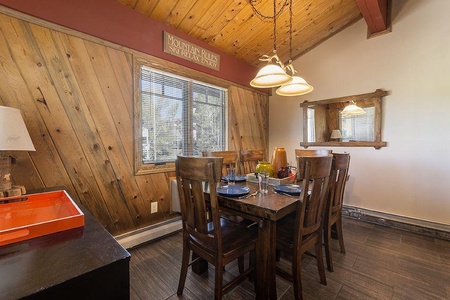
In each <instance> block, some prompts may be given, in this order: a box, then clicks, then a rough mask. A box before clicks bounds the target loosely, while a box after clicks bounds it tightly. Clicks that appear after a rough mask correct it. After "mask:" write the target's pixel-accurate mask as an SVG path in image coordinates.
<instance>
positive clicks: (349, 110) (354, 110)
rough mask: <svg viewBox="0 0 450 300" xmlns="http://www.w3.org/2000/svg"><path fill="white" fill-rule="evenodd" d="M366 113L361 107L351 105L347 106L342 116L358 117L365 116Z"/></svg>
mask: <svg viewBox="0 0 450 300" xmlns="http://www.w3.org/2000/svg"><path fill="white" fill-rule="evenodd" d="M365 113H366V112H365V111H364V109H362V108H361V107H359V106H357V105H355V104H350V105H347V106H346V107H345V108H344V109H343V110H342V114H343V115H348V116H356V115H363V114H365Z"/></svg>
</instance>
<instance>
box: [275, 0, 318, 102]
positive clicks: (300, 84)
mask: <svg viewBox="0 0 450 300" xmlns="http://www.w3.org/2000/svg"><path fill="white" fill-rule="evenodd" d="M292 15H293V14H292V0H290V1H289V64H288V65H287V67H286V69H287V70H289V71H290V73H291V77H292V81H291V82H288V83H286V84H283V85H282V86H280V87H279V88H278V89H277V91H276V93H277V94H278V95H280V96H300V95H305V94H308V93H310V92H312V90H314V88H313V87H312V86H311V85H309V84H308V83H307V82H306V80H305V79H303V78H302V77H300V76H295V74H296V73H297V71H296V70H295V69H294V66H293V65H292Z"/></svg>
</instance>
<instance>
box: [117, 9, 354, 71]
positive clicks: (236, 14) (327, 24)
mask: <svg viewBox="0 0 450 300" xmlns="http://www.w3.org/2000/svg"><path fill="white" fill-rule="evenodd" d="M117 1H118V2H120V3H121V4H123V5H126V6H128V7H130V8H132V9H134V10H136V11H139V12H140V13H142V14H144V15H146V16H148V17H150V18H153V19H156V20H158V21H161V22H163V23H165V24H168V25H170V26H172V27H174V28H176V29H178V30H180V31H183V32H185V33H187V34H189V35H191V36H193V37H195V38H196V39H198V40H202V41H204V42H206V43H208V44H209V45H211V46H213V47H215V48H218V49H220V50H222V51H224V52H226V53H228V54H231V55H233V56H235V57H237V58H239V59H242V60H244V61H246V62H248V63H249V64H251V65H255V66H258V65H260V64H263V63H262V62H260V61H259V58H260V57H261V55H264V54H271V53H272V50H273V40H274V39H273V21H272V19H261V18H260V17H258V15H257V13H255V11H254V10H253V9H252V6H251V5H250V3H249V1H253V3H254V7H255V8H256V9H257V10H258V12H260V13H261V14H263V15H266V16H270V15H273V1H271V0H220V1H218V0H196V1H195V0H191V1H187V0H159V1H158V0H117ZM276 3H277V4H276V7H277V10H278V9H280V8H281V7H283V5H284V4H286V3H289V0H276ZM292 12H293V26H292V27H293V30H292V45H293V49H292V58H293V59H295V58H297V57H298V56H300V55H302V54H304V53H305V52H307V51H309V50H310V49H312V48H314V47H315V46H316V45H318V44H320V43H321V42H322V41H324V40H326V39H327V38H329V37H331V36H332V35H333V34H335V33H337V32H339V31H340V30H342V29H344V28H346V27H347V26H348V25H349V24H352V23H353V22H355V21H357V20H359V19H360V18H361V17H362V16H361V11H360V9H359V6H358V4H357V2H356V1H355V0H292ZM276 23H277V30H276V46H277V53H278V56H279V57H280V59H281V60H283V61H287V60H288V59H289V7H287V6H285V7H284V9H283V11H282V12H281V14H280V15H279V16H278V17H277V19H276Z"/></svg>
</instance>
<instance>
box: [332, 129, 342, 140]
mask: <svg viewBox="0 0 450 300" xmlns="http://www.w3.org/2000/svg"><path fill="white" fill-rule="evenodd" d="M330 139H342V134H341V131H340V130H339V129H335V130H333V131H332V132H331V136H330Z"/></svg>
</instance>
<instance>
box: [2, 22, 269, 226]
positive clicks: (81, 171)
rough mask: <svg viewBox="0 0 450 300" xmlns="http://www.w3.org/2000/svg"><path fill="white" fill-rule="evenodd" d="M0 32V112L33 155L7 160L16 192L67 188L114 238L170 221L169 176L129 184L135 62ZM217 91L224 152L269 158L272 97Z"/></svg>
mask: <svg viewBox="0 0 450 300" xmlns="http://www.w3.org/2000/svg"><path fill="white" fill-rule="evenodd" d="M0 28H1V31H0V59H1V64H0V78H1V79H0V104H1V105H7V106H11V107H17V108H19V109H21V110H22V114H23V115H24V119H25V123H26V125H27V127H28V129H29V131H30V135H31V137H32V140H33V143H34V145H35V147H36V150H37V151H36V152H29V153H28V152H21V153H17V152H13V153H11V155H13V156H14V157H15V158H17V159H18V163H17V164H16V165H14V166H13V176H14V179H15V182H16V183H20V184H25V185H26V187H27V188H28V189H33V188H41V187H50V186H65V187H66V189H67V190H68V191H69V192H70V193H73V194H74V195H76V196H77V198H78V199H80V201H81V202H82V203H83V205H85V206H86V207H87V208H88V209H89V211H90V212H91V213H92V214H93V215H94V216H95V217H96V218H97V219H98V220H99V221H100V222H101V223H102V224H103V225H104V226H105V227H106V228H107V229H108V230H109V231H110V232H111V233H112V234H120V233H124V232H127V231H131V230H134V229H138V228H140V227H144V226H148V225H152V224H155V223H158V222H162V221H164V220H168V219H170V218H172V217H174V216H176V215H177V214H176V213H174V212H172V211H171V199H170V178H171V177H173V176H174V172H167V173H159V174H151V175H142V176H135V175H134V158H133V157H134V141H133V140H134V138H133V137H134V134H133V131H134V127H133V122H134V115H133V97H134V91H133V68H134V66H133V56H134V55H135V53H134V52H133V51H131V50H127V49H124V48H119V47H115V46H114V45H112V44H109V45H108V46H106V45H105V44H103V43H102V44H99V43H94V42H93V41H91V40H90V39H89V37H88V36H85V37H83V38H80V37H75V36H72V35H69V34H67V33H62V32H59V31H56V30H54V29H52V28H46V27H42V26H39V25H35V24H31V23H28V22H26V21H22V20H19V19H16V18H13V17H8V16H6V15H4V14H0ZM144 57H146V59H147V60H148V61H155V59H154V58H152V57H150V56H146V55H144ZM157 63H158V64H163V65H164V64H165V62H161V61H157ZM167 66H168V68H171V69H173V65H167ZM184 72H186V73H190V71H189V70H185V71H184ZM196 76H197V77H196V79H201V78H199V77H202V76H204V75H201V74H199V73H197V75H196ZM215 80H216V79H215ZM213 81H214V80H213ZM216 81H217V82H219V81H220V80H216ZM222 86H228V87H229V120H230V126H229V129H230V130H229V135H228V136H229V148H230V149H241V148H245V149H251V148H264V149H266V150H267V135H268V96H266V95H262V94H260V93H257V92H253V91H250V90H247V89H244V88H240V87H237V86H231V85H230V84H229V83H223V82H222ZM151 202H158V212H157V213H153V214H151V213H150V203H151Z"/></svg>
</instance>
